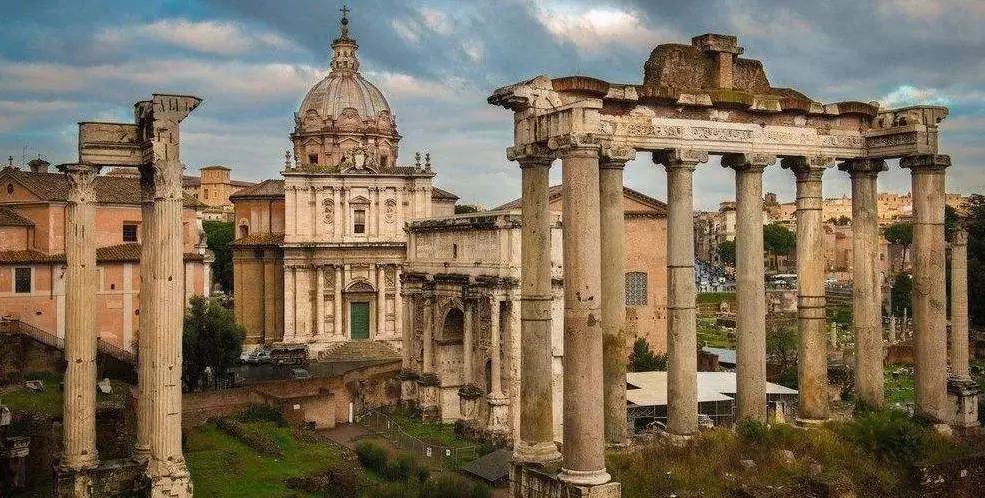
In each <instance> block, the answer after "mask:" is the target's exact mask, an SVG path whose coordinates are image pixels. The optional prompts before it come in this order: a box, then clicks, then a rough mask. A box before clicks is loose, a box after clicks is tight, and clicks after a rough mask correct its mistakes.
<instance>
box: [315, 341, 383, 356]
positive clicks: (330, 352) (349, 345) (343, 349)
mask: <svg viewBox="0 0 985 498" xmlns="http://www.w3.org/2000/svg"><path fill="white" fill-rule="evenodd" d="M399 359H400V353H398V352H397V351H396V350H395V349H394V348H393V347H392V346H390V344H388V343H387V342H386V341H346V342H340V343H338V344H334V345H331V346H329V347H327V348H326V349H324V350H322V351H320V352H319V353H318V361H388V360H399Z"/></svg>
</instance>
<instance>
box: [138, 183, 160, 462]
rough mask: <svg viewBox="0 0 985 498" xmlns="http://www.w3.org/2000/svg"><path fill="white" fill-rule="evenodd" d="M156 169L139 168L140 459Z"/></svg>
mask: <svg viewBox="0 0 985 498" xmlns="http://www.w3.org/2000/svg"><path fill="white" fill-rule="evenodd" d="M154 191H155V189H154V169H153V168H151V167H150V165H149V164H148V165H143V166H141V167H140V196H141V199H140V201H141V211H140V218H141V227H140V230H141V234H140V242H141V244H140V316H139V317H138V327H139V328H140V333H139V335H138V337H137V446H136V454H137V456H138V457H140V458H149V457H150V444H151V443H150V427H151V412H150V406H151V403H152V401H153V399H152V397H153V393H152V391H151V388H150V383H151V382H152V380H151V379H152V377H151V344H153V343H154V317H155V316H156V309H157V299H155V298H154V268H155V266H154V255H155V254H157V251H156V250H155V248H154V244H153V243H151V242H150V241H151V238H152V237H154V236H155V235H156V234H157V227H156V225H155V224H154Z"/></svg>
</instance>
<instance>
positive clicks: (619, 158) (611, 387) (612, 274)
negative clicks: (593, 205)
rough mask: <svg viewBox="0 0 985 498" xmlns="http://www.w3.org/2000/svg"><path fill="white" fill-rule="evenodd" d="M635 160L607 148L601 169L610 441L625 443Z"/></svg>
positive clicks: (625, 151)
mask: <svg viewBox="0 0 985 498" xmlns="http://www.w3.org/2000/svg"><path fill="white" fill-rule="evenodd" d="M635 157H636V151H635V150H633V149H631V148H628V147H605V148H604V149H603V150H602V160H601V162H600V170H599V203H600V206H601V211H600V212H599V224H600V233H601V237H602V242H601V251H602V275H601V278H602V388H603V405H604V407H605V408H604V410H605V413H604V417H605V442H606V444H609V445H615V446H622V445H625V444H626V438H627V430H626V361H627V358H628V357H629V353H628V351H627V348H626V334H625V322H626V223H625V212H624V210H623V206H622V198H623V194H622V188H623V185H622V176H623V169H624V168H625V166H626V162H627V161H631V160H633V159H634V158H635Z"/></svg>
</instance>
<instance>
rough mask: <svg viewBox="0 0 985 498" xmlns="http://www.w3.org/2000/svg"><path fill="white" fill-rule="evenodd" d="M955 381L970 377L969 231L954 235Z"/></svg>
mask: <svg viewBox="0 0 985 498" xmlns="http://www.w3.org/2000/svg"><path fill="white" fill-rule="evenodd" d="M950 352H951V378H952V379H956V380H962V381H967V380H971V376H970V375H968V232H967V231H966V230H965V229H964V228H960V227H959V228H956V229H955V230H954V232H952V233H951V350H950Z"/></svg>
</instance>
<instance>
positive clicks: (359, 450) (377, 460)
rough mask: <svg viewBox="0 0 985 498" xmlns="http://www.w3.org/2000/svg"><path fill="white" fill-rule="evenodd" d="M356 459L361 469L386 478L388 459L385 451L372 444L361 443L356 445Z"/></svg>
mask: <svg viewBox="0 0 985 498" xmlns="http://www.w3.org/2000/svg"><path fill="white" fill-rule="evenodd" d="M356 457H357V458H359V463H361V464H362V465H363V467H366V468H367V469H370V470H372V471H374V472H376V473H377V474H379V475H381V476H384V477H386V475H387V460H388V458H389V457H388V455H387V452H386V449H384V448H383V447H381V446H379V445H376V444H373V443H367V442H362V443H359V444H357V445H356Z"/></svg>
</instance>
